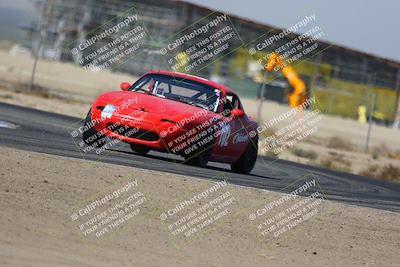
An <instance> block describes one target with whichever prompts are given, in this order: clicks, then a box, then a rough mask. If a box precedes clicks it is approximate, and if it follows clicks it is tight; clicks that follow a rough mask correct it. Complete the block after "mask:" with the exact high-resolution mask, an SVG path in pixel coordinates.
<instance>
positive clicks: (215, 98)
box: [128, 74, 223, 113]
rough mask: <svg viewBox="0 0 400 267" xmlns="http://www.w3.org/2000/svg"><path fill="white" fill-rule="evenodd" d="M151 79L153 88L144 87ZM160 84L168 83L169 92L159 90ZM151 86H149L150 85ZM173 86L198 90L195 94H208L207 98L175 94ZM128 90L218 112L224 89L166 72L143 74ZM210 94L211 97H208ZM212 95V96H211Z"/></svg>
mask: <svg viewBox="0 0 400 267" xmlns="http://www.w3.org/2000/svg"><path fill="white" fill-rule="evenodd" d="M151 80H153V83H152V84H150V86H151V88H146V89H144V88H143V87H144V86H145V85H147V84H148V83H149V82H150V81H151ZM160 84H163V85H164V84H166V85H167V86H168V90H169V91H170V92H169V93H165V90H164V89H161V90H162V93H160V92H159V88H158V86H159V85H160ZM150 86H149V87H150ZM171 86H177V87H179V89H180V90H181V89H187V90H188V91H189V90H191V91H198V93H197V94H195V95H194V96H197V95H198V97H199V96H203V95H204V94H206V99H205V100H204V99H199V98H193V97H194V96H192V97H188V96H183V95H178V94H173V93H172V92H171ZM128 91H132V92H138V93H146V94H148V95H152V96H155V97H160V98H165V99H168V100H172V101H177V102H180V103H184V104H188V105H191V106H196V107H199V108H202V109H207V110H208V111H211V112H214V113H218V112H219V110H220V106H221V99H222V98H223V92H222V90H220V89H218V88H214V87H211V86H209V85H206V84H204V83H201V82H198V81H194V80H190V79H187V78H180V77H175V76H170V75H165V74H146V75H144V76H142V77H141V78H140V79H139V80H137V81H136V82H135V83H133V84H132V85H131V87H130V88H129V90H128ZM208 96H210V98H208ZM211 97H212V98H211Z"/></svg>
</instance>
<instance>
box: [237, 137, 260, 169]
mask: <svg viewBox="0 0 400 267" xmlns="http://www.w3.org/2000/svg"><path fill="white" fill-rule="evenodd" d="M257 153H258V138H253V139H252V140H251V141H250V142H249V144H248V146H247V148H246V150H245V151H244V153H243V154H242V156H241V157H240V158H239V160H238V161H236V162H235V163H233V164H231V170H232V171H234V172H237V173H242V174H248V173H250V172H251V170H252V169H253V168H254V165H255V164H256V160H257Z"/></svg>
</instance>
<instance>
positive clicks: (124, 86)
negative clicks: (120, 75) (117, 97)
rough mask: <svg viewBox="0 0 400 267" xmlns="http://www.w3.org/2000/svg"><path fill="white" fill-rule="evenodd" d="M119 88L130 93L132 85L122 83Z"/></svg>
mask: <svg viewBox="0 0 400 267" xmlns="http://www.w3.org/2000/svg"><path fill="white" fill-rule="evenodd" d="M119 87H120V88H121V90H122V91H128V90H129V88H131V84H130V83H121V84H120V85H119Z"/></svg>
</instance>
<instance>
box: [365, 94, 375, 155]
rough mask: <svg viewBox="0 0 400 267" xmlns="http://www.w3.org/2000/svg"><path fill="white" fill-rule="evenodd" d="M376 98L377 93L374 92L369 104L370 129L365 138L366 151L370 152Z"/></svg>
mask: <svg viewBox="0 0 400 267" xmlns="http://www.w3.org/2000/svg"><path fill="white" fill-rule="evenodd" d="M375 98H376V94H375V93H373V94H372V96H371V102H370V105H369V115H368V130H367V138H366V139H365V153H367V152H368V145H369V139H370V136H371V127H372V115H373V114H374V111H375Z"/></svg>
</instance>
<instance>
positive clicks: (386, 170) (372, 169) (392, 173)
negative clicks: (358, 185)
mask: <svg viewBox="0 0 400 267" xmlns="http://www.w3.org/2000/svg"><path fill="white" fill-rule="evenodd" d="M359 174H360V175H362V176H367V177H370V178H375V179H382V180H387V181H392V182H397V183H400V168H399V167H397V166H394V165H392V164H388V165H385V166H381V167H380V166H378V165H372V166H369V167H368V168H366V169H365V170H362V171H361V172H360V173H359Z"/></svg>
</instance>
